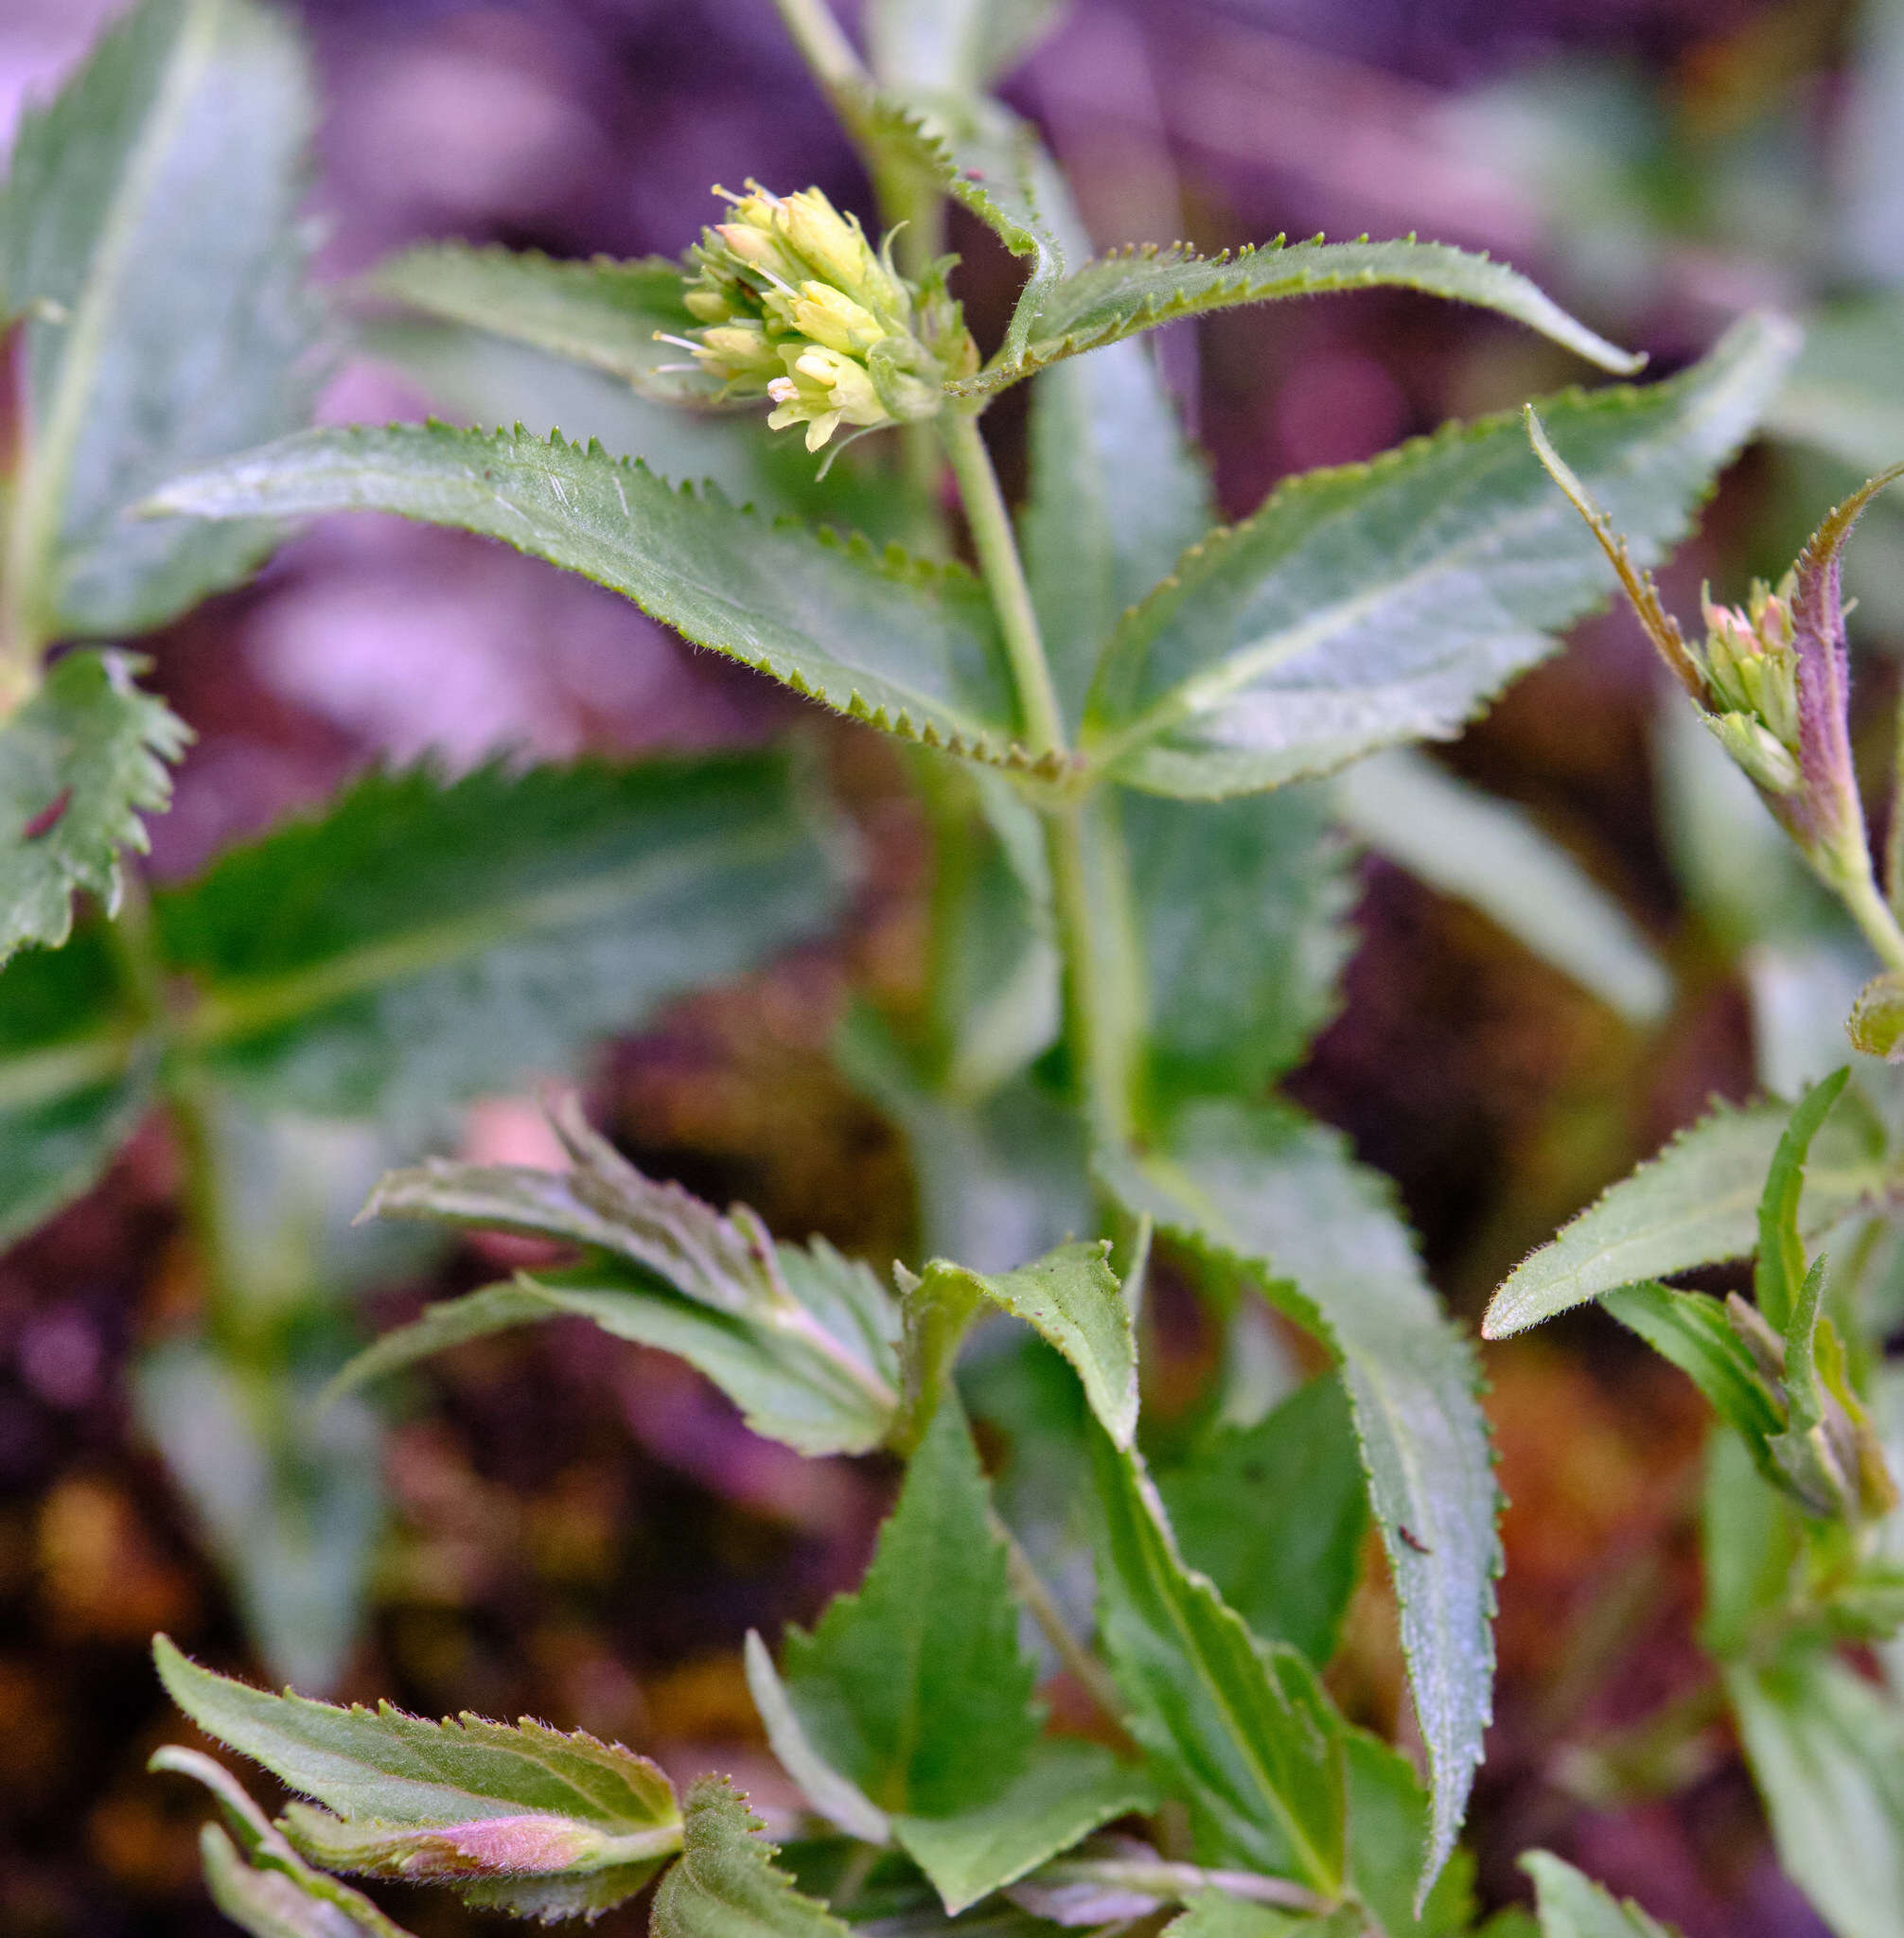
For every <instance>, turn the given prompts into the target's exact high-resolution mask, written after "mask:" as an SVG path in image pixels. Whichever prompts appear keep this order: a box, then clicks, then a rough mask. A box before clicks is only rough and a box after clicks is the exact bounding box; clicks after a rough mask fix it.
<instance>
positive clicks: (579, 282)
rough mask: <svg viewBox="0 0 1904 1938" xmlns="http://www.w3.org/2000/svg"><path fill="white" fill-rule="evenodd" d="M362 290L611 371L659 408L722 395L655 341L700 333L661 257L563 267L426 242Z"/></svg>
mask: <svg viewBox="0 0 1904 1938" xmlns="http://www.w3.org/2000/svg"><path fill="white" fill-rule="evenodd" d="M364 287H365V289H366V290H367V291H370V292H372V293H374V294H376V295H379V296H386V297H389V298H391V299H392V300H393V301H395V302H398V303H401V304H403V305H404V306H405V307H406V308H411V309H414V310H419V311H421V312H422V313H423V314H424V315H425V316H433V317H435V318H437V319H438V320H439V321H441V322H444V323H461V324H467V325H469V326H472V327H474V328H477V329H485V330H487V331H489V332H490V333H491V334H492V335H494V336H499V337H507V338H509V339H510V340H511V341H512V342H515V343H520V344H532V345H533V346H534V347H535V348H537V349H538V350H548V351H550V352H552V353H553V354H555V356H558V357H565V358H567V359H569V360H570V361H572V362H575V363H586V364H588V365H589V366H590V367H591V369H595V370H604V371H607V372H608V374H609V375H610V376H612V377H619V378H621V379H623V380H624V381H625V382H626V383H628V384H629V385H631V386H632V387H633V388H634V389H635V390H637V391H639V392H640V393H641V394H642V395H643V396H650V397H654V398H656V399H657V400H658V401H661V402H664V403H684V402H695V401H700V402H703V403H705V402H708V401H710V400H712V398H713V397H714V395H715V393H716V392H717V391H718V390H719V388H720V386H719V385H718V384H717V383H716V382H714V381H713V380H712V379H709V378H707V377H706V376H705V375H704V374H702V373H701V371H700V370H699V369H698V367H697V366H696V365H695V364H694V362H693V361H692V360H691V359H690V358H689V357H688V356H687V354H686V353H685V352H684V351H683V350H682V349H681V348H680V347H679V345H678V344H663V343H658V342H656V340H655V339H656V333H657V332H658V331H666V332H670V333H672V334H673V335H675V336H679V335H680V334H681V333H682V332H683V331H684V330H691V329H695V328H697V327H698V326H699V320H698V319H697V318H696V316H695V315H694V314H693V312H692V311H690V309H689V308H688V307H687V305H686V304H685V303H684V302H683V301H682V292H683V291H684V290H685V288H686V284H685V283H684V281H683V280H682V270H681V265H680V264H679V262H675V261H673V260H671V259H670V258H669V257H667V256H665V255H650V256H644V257H643V258H642V259H640V260H639V261H635V262H618V261H616V260H615V259H614V258H612V257H610V256H606V255H597V256H594V257H592V258H591V259H590V260H589V261H586V262H565V261H558V260H557V259H556V258H555V257H553V256H548V255H543V254H542V253H541V252H540V251H539V250H535V249H530V250H520V251H519V250H513V249H500V248H487V249H477V248H472V247H470V246H469V245H468V244H467V243H463V242H429V243H425V244H424V245H422V246H421V247H420V248H416V249H406V250H405V251H403V253H402V254H401V255H393V256H392V257H391V258H390V259H389V260H388V261H387V262H382V263H379V265H378V267H377V268H376V269H375V270H374V271H372V273H371V274H370V275H369V277H368V278H366V280H365V284H364ZM683 363H686V364H687V365H688V368H687V369H686V370H685V371H683V370H682V369H681V368H680V365H682V364H683ZM668 364H672V365H674V366H675V367H674V368H673V369H672V370H669V369H664V368H662V367H661V366H663V365H668ZM570 428H571V429H572V430H573V429H574V428H575V427H574V426H573V425H572V426H571V427H570Z"/></svg>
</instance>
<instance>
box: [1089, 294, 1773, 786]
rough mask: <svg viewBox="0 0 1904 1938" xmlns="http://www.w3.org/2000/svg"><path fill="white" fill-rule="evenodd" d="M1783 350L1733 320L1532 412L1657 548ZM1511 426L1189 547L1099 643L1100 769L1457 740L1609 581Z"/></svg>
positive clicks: (1453, 436) (1396, 462)
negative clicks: (1705, 351) (1623, 376)
mask: <svg viewBox="0 0 1904 1938" xmlns="http://www.w3.org/2000/svg"><path fill="white" fill-rule="evenodd" d="M1793 344H1794V332H1793V331H1792V329H1791V327H1790V326H1789V325H1788V324H1785V323H1783V322H1782V321H1780V320H1778V319H1774V318H1766V317H1760V318H1754V319H1748V320H1747V321H1746V322H1744V323H1741V324H1739V325H1737V326H1735V327H1734V328H1733V329H1732V330H1731V331H1729V332H1728V333H1727V335H1726V336H1725V337H1724V339H1723V340H1722V341H1721V342H1720V343H1719V345H1718V346H1717V347H1716V348H1715V349H1714V351H1713V352H1712V354H1711V355H1710V356H1708V357H1707V358H1706V359H1705V360H1704V361H1702V362H1701V363H1698V364H1696V365H1694V366H1693V368H1692V369H1690V370H1688V371H1686V372H1684V374H1683V375H1681V376H1679V377H1676V378H1674V379H1671V380H1670V381H1669V382H1666V383H1662V384H1655V385H1652V386H1650V387H1649V388H1647V389H1633V388H1629V387H1613V388H1610V389H1607V390H1602V391H1596V392H1595V393H1593V394H1592V395H1591V396H1582V395H1580V394H1578V393H1569V394H1568V395H1566V396H1561V397H1560V398H1557V399H1554V400H1552V401H1551V402H1550V403H1549V404H1548V405H1546V406H1544V407H1543V421H1544V422H1545V423H1546V425H1547V429H1548V432H1549V433H1550V435H1551V436H1552V438H1553V441H1554V443H1555V444H1556V445H1557V446H1558V447H1559V448H1560V449H1561V450H1562V451H1563V453H1564V454H1565V455H1566V457H1567V460H1568V462H1569V463H1570V464H1571V465H1572V466H1573V467H1574V469H1575V470H1576V471H1577V472H1578V473H1579V475H1580V476H1581V477H1582V478H1583V479H1585V480H1586V481H1587V484H1588V486H1589V488H1590V489H1591V490H1592V492H1593V494H1594V496H1595V498H1596V499H1597V500H1598V501H1599V502H1600V503H1602V504H1603V505H1605V506H1606V507H1607V508H1608V510H1609V512H1610V513H1611V514H1612V515H1613V518H1614V520H1615V522H1616V523H1617V525H1618V527H1619V529H1620V530H1622V531H1624V532H1626V533H1628V534H1630V535H1631V538H1632V541H1633V545H1634V548H1635V551H1636V553H1643V554H1644V555H1645V556H1647V557H1657V556H1658V555H1659V554H1660V553H1661V552H1662V551H1663V550H1664V549H1665V548H1666V546H1667V545H1668V544H1670V543H1671V542H1672V541H1673V540H1674V539H1676V538H1677V537H1679V536H1680V535H1681V534H1682V533H1683V532H1684V529H1685V527H1686V524H1687V521H1688V520H1689V518H1690V515H1691V513H1692V510H1693V508H1694V506H1695V505H1696V504H1697V503H1698V502H1699V501H1700V500H1701V498H1702V497H1703V496H1704V494H1705V493H1706V491H1707V490H1708V489H1709V488H1710V486H1711V484H1712V480H1713V477H1714V475H1715V474H1716V473H1717V471H1718V470H1719V467H1721V466H1722V465H1723V464H1724V463H1725V462H1726V461H1727V459H1729V458H1730V457H1731V455H1732V453H1733V452H1734V451H1735V450H1736V449H1737V448H1738V446H1739V444H1740V443H1741V442H1742V441H1743V440H1744V439H1745V437H1746V436H1747V435H1748V434H1749V433H1750V432H1751V430H1752V427H1753V425H1754V422H1755V420H1756V418H1757V415H1758V413H1759V411H1760V410H1761V409H1762V407H1763V405H1764V402H1765V400H1766V398H1767V396H1769V395H1770V394H1771V392H1772V389H1773V388H1774V386H1775V385H1776V384H1777V382H1778V379H1779V377H1780V374H1781V373H1782V371H1783V370H1784V368H1785V366H1786V363H1787V362H1788V361H1789V357H1790V355H1791V351H1792V347H1793ZM1525 436H1526V433H1525V428H1524V426H1523V424H1522V422H1521V420H1520V418H1519V417H1517V416H1502V417H1494V418H1489V419H1485V420H1483V421H1482V422H1480V423H1477V424H1473V425H1467V426H1451V427H1449V428H1448V429H1446V430H1444V431H1442V432H1437V434H1436V435H1435V436H1433V437H1431V438H1424V439H1420V440H1418V441H1417V442H1414V443H1411V444H1406V445H1402V447H1400V448H1399V449H1396V450H1393V451H1389V452H1387V453H1385V454H1384V456H1382V457H1380V458H1377V459H1375V460H1374V461H1373V462H1372V463H1370V464H1367V465H1359V466H1349V467H1344V468H1342V469H1339V470H1328V471H1312V472H1309V473H1307V474H1305V475H1304V476H1302V477H1300V478H1297V479H1294V480H1291V481H1289V482H1288V483H1286V484H1284V485H1279V486H1278V488H1277V489H1276V490H1275V491H1274V492H1273V493H1271V495H1270V497H1269V499H1268V500H1267V501H1266V502H1264V504H1263V506H1262V508H1261V510H1260V511H1258V512H1257V513H1256V514H1255V515H1254V516H1253V517H1252V518H1250V519H1248V520H1245V521H1244V522H1243V524H1241V525H1238V526H1236V527H1235V528H1233V529H1231V530H1228V531H1225V532H1221V533H1218V534H1215V535H1213V536H1212V537H1210V538H1209V539H1208V540H1207V541H1205V542H1204V543H1202V544H1201V545H1199V546H1193V547H1192V548H1191V549H1190V552H1188V553H1187V554H1186V555H1185V556H1184V558H1183V560H1182V561H1181V563H1180V564H1179V565H1178V567H1177V570H1176V572H1175V573H1174V574H1173V575H1172V577H1171V578H1169V579H1167V580H1166V581H1165V582H1164V583H1163V584H1162V585H1161V586H1160V587H1158V589H1157V590H1155V592H1154V593H1153V594H1152V595H1151V597H1150V598H1149V599H1147V600H1146V601H1145V602H1144V604H1143V605H1142V606H1141V607H1140V608H1138V609H1137V611H1136V612H1134V613H1132V614H1130V615H1128V616H1127V617H1126V619H1125V620H1124V622H1123V623H1122V624H1121V625H1119V628H1118V631H1117V633H1116V635H1115V636H1114V637H1113V639H1112V640H1111V642H1110V643H1109V645H1108V647H1107V648H1106V651H1105V656H1104V661H1103V664H1102V667H1101V669H1100V671H1099V674H1098V678H1097V682H1096V685H1095V686H1094V688H1093V690H1092V695H1091V700H1090V705H1089V708H1088V710H1087V714H1086V722H1085V735H1084V751H1085V753H1086V755H1087V757H1088V759H1089V760H1090V762H1091V763H1092V765H1093V766H1095V767H1097V768H1098V769H1099V770H1101V771H1104V772H1108V773H1110V774H1113V775H1115V776H1117V777H1118V778H1119V779H1122V780H1125V781H1127V782H1130V783H1131V784H1134V785H1136V786H1139V787H1143V788H1146V789H1149V790H1151V791H1153V792H1156V793H1161V794H1177V795H1184V796H1189V797H1195V798H1198V799H1214V798H1218V797H1221V796H1224V795H1227V794H1240V793H1248V792H1251V791H1254V790H1256V789H1258V788H1262V787H1271V786H1276V785H1278V784H1281V783H1283V782H1285V781H1290V780H1295V779H1296V778H1298V777H1300V776H1302V775H1305V774H1318V773H1325V772H1328V771H1329V770H1330V769H1331V768H1333V767H1337V766H1343V765H1344V764H1345V763H1347V762H1348V761H1349V760H1352V759H1354V758H1355V757H1356V756H1358V755H1360V754H1364V753H1367V752H1369V751H1372V750H1373V749H1376V748H1379V747H1384V746H1388V745H1392V744H1394V743H1397V742H1401V741H1405V740H1417V739H1424V738H1431V739H1432V738H1437V737H1442V738H1445V737H1447V736H1448V735H1450V734H1452V733H1453V732H1454V731H1455V729H1456V728H1457V727H1458V726H1459V725H1460V724H1461V722H1462V721H1463V720H1464V719H1466V718H1468V717H1469V716H1471V715H1472V714H1474V713H1475V712H1477V711H1478V710H1479V709H1480V708H1481V707H1483V706H1484V705H1485V704H1486V703H1487V702H1488V701H1489V700H1490V698H1492V696H1494V695H1495V694H1496V693H1497V692H1498V691H1499V690H1500V688H1501V687H1502V686H1504V685H1505V684H1506V683H1507V681H1508V680H1509V679H1510V678H1513V677H1514V676H1515V675H1516V674H1518V673H1520V672H1523V671H1525V669H1526V668H1527V667H1528V666H1530V665H1532V664H1533V663H1534V661H1537V660H1539V659H1541V658H1543V656H1544V655H1545V654H1546V653H1548V652H1549V651H1550V650H1552V647H1553V643H1554V642H1553V638H1552V633H1553V629H1554V628H1557V627H1559V626H1561V625H1565V624H1567V623H1568V622H1569V621H1570V620H1573V619H1575V618H1578V616H1579V615H1580V614H1581V613H1582V612H1584V611H1586V610H1588V609H1589V608H1591V607H1593V606H1594V605H1595V604H1596V603H1598V601H1599V600H1600V599H1601V597H1602V596H1603V595H1604V593H1605V591H1606V589H1607V584H1608V577H1609V573H1610V568H1609V566H1608V564H1607V561H1606V559H1605V557H1604V555H1602V553H1601V551H1600V547H1599V543H1598V541H1597V540H1596V539H1595V536H1594V534H1593V533H1592V532H1591V531H1590V530H1589V529H1588V528H1587V527H1586V526H1585V525H1584V524H1583V523H1581V521H1580V520H1579V518H1578V514H1576V512H1575V511H1574V509H1573V507H1572V506H1571V505H1570V504H1568V502H1566V500H1565V499H1564V498H1563V497H1561V495H1560V493H1559V492H1557V491H1555V490H1554V489H1553V488H1552V485H1551V484H1550V483H1549V481H1548V480H1547V478H1546V475H1545V473H1544V472H1543V470H1542V468H1541V467H1540V465H1539V464H1538V463H1537V462H1536V461H1535V460H1534V459H1533V457H1532V455H1531V453H1530V452H1528V451H1527V450H1526V449H1525Z"/></svg>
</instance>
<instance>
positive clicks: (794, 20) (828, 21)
mask: <svg viewBox="0 0 1904 1938" xmlns="http://www.w3.org/2000/svg"><path fill="white" fill-rule="evenodd" d="M775 5H776V6H778V7H779V9H780V18H781V22H782V25H784V26H785V28H786V30H787V32H788V33H789V34H790V35H792V37H793V44H794V45H795V46H797V47H798V48H799V49H800V52H801V58H802V60H804V61H805V62H806V64H807V66H808V67H809V68H810V69H811V70H812V72H813V76H814V79H816V80H818V81H819V82H820V86H821V87H823V88H824V89H825V90H826V91H827V93H828V94H829V95H832V96H833V97H835V98H834V106H835V107H836V108H839V106H840V102H839V98H838V97H839V96H840V95H842V94H844V93H848V92H850V91H851V90H853V89H855V88H857V87H864V86H866V85H867V83H868V80H869V79H870V77H869V76H868V74H867V72H866V69H865V66H864V65H863V64H862V63H861V62H860V59H859V56H858V55H857V54H856V53H855V51H854V46H853V43H852V42H851V41H849V40H848V39H847V38H846V33H845V29H844V28H842V27H841V26H840V25H839V23H838V21H837V20H836V19H835V18H834V17H833V10H832V9H830V8H829V7H828V6H827V4H826V0H775ZM842 118H845V116H844V115H842Z"/></svg>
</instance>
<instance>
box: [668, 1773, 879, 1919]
mask: <svg viewBox="0 0 1904 1938" xmlns="http://www.w3.org/2000/svg"><path fill="white" fill-rule="evenodd" d="M761 1828H762V1824H761V1821H760V1819H759V1818H758V1817H756V1816H755V1815H754V1814H753V1812H752V1811H751V1810H749V1808H748V1806H747V1799H746V1798H745V1797H744V1796H742V1795H741V1794H740V1793H739V1792H738V1791H737V1790H736V1789H735V1788H733V1786H732V1784H731V1783H729V1782H728V1780H727V1778H726V1777H724V1776H704V1777H701V1778H700V1779H699V1780H698V1781H697V1782H696V1783H694V1784H692V1785H691V1786H690V1787H689V1788H688V1793H687V1796H686V1798H685V1799H684V1801H683V1804H682V1825H681V1832H682V1841H681V1855H680V1860H679V1862H678V1863H677V1864H675V1865H674V1866H673V1867H672V1869H670V1870H669V1872H668V1875H667V1876H665V1877H663V1878H662V1879H661V1888H660V1889H659V1890H658V1891H657V1892H656V1893H655V1908H654V1912H653V1914H652V1915H651V1917H650V1919H649V1921H648V1929H649V1930H650V1931H651V1932H652V1933H653V1934H654V1938H851V1929H852V1928H851V1927H850V1926H847V1925H844V1924H842V1923H841V1922H840V1921H839V1920H838V1919H837V1918H836V1917H835V1916H834V1915H833V1913H832V1912H830V1911H828V1910H827V1908H826V1907H825V1906H824V1905H823V1904H820V1902H819V1901H818V1900H817V1899H815V1898H811V1897H807V1896H805V1895H803V1894H802V1893H801V1892H800V1891H799V1890H797V1889H796V1888H795V1886H794V1882H793V1879H792V1878H791V1877H789V1876H787V1875H786V1873H785V1871H781V1870H777V1869H776V1868H775V1866H774V1861H773V1860H774V1859H775V1858H776V1857H778V1856H779V1855H780V1853H779V1851H778V1849H777V1848H776V1847H775V1846H774V1845H773V1844H770V1843H768V1842H767V1840H766V1839H765V1838H763V1837H761V1836H759V1835H758V1833H759V1831H760V1830H761Z"/></svg>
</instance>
